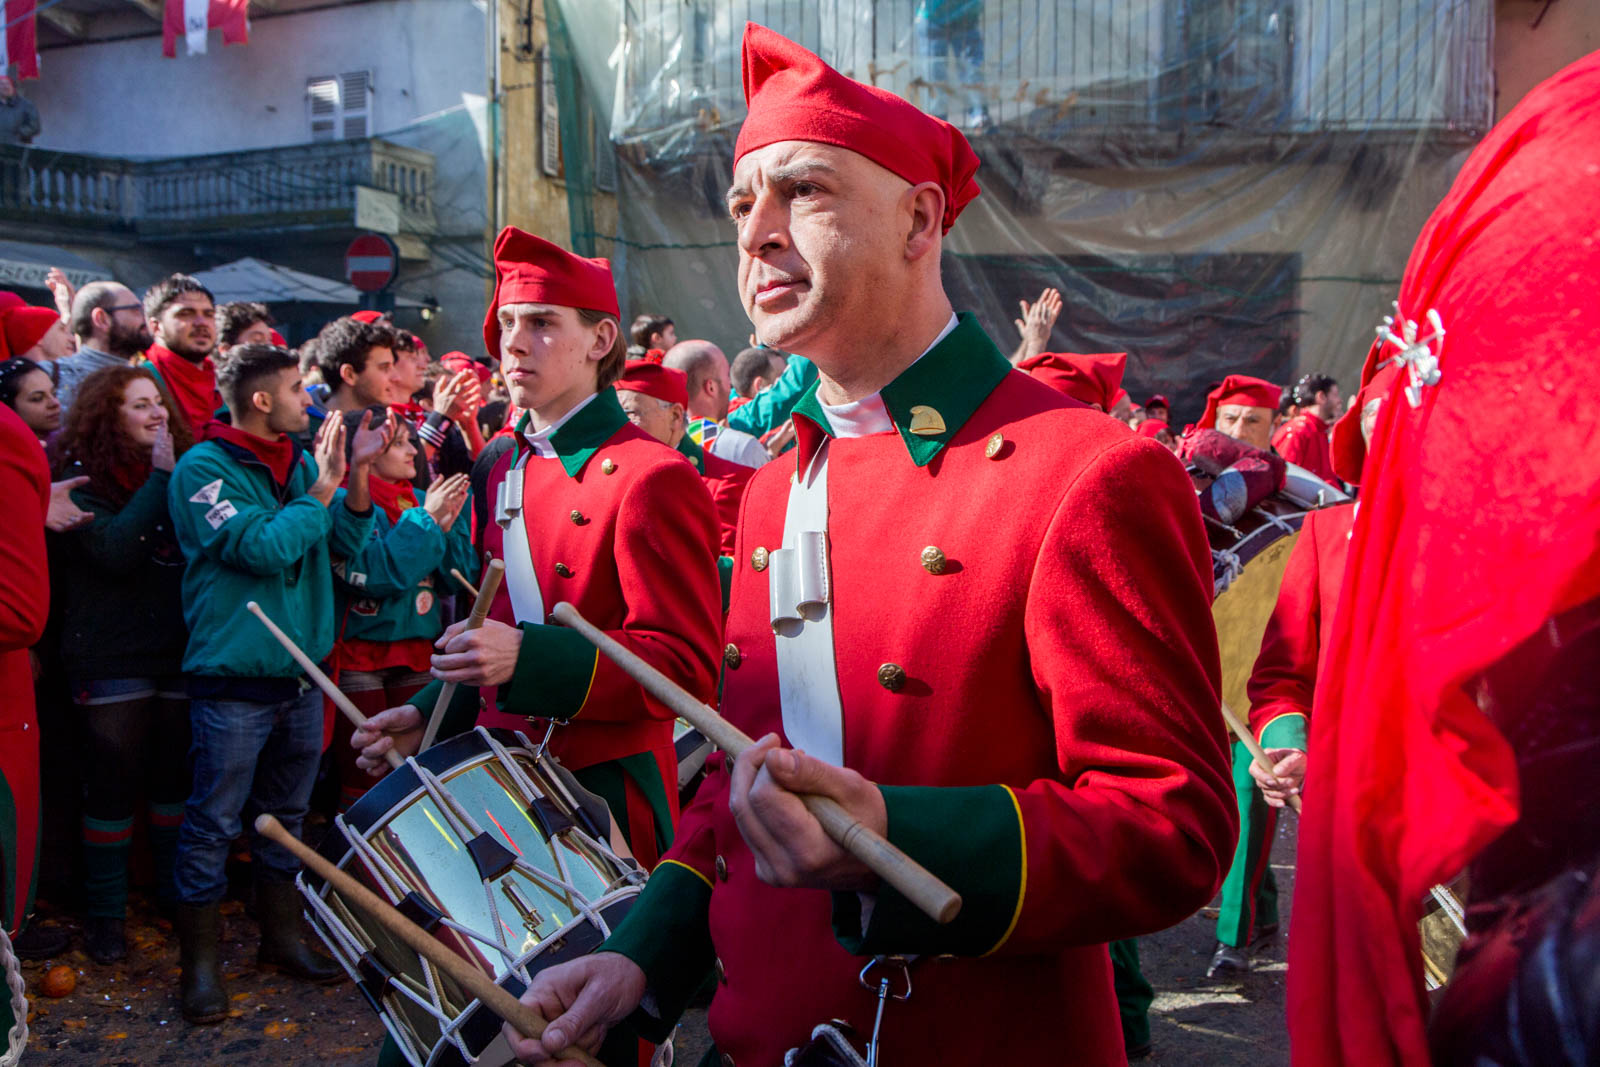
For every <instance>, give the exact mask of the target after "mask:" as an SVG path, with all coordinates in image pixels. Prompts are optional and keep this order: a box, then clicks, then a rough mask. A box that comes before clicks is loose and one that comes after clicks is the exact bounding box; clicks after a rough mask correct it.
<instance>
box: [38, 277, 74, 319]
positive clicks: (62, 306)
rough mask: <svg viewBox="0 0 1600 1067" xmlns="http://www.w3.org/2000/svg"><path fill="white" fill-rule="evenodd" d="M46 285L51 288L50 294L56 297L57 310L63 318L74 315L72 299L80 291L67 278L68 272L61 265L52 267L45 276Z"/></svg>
mask: <svg viewBox="0 0 1600 1067" xmlns="http://www.w3.org/2000/svg"><path fill="white" fill-rule="evenodd" d="M44 287H45V288H46V289H48V290H50V295H51V296H53V297H55V301H56V310H57V311H59V312H60V313H61V318H62V320H63V321H64V320H66V319H70V318H71V317H72V301H73V299H74V298H75V297H76V296H77V295H78V291H77V290H76V289H74V288H73V287H72V283H71V282H70V281H68V280H67V274H66V272H65V271H63V270H62V269H61V268H60V267H51V268H50V271H49V273H47V274H46V275H45V276H44Z"/></svg>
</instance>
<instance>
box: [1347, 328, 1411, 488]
mask: <svg viewBox="0 0 1600 1067" xmlns="http://www.w3.org/2000/svg"><path fill="white" fill-rule="evenodd" d="M1383 349H1384V346H1383V345H1382V344H1381V343H1379V344H1375V345H1373V346H1372V350H1371V351H1369V352H1368V353H1367V362H1366V365H1365V366H1363V367H1362V368H1361V392H1359V393H1357V394H1356V402H1355V403H1354V404H1352V405H1351V406H1350V410H1348V411H1346V412H1345V413H1344V414H1343V415H1341V416H1340V417H1339V420H1338V421H1337V422H1335V423H1334V424H1333V473H1335V474H1337V475H1338V476H1339V477H1340V478H1343V479H1344V480H1345V481H1347V482H1349V483H1350V484H1351V485H1360V484H1361V469H1362V467H1364V466H1365V465H1366V462H1367V439H1366V438H1365V437H1363V436H1362V435H1361V409H1362V408H1364V407H1366V406H1367V402H1368V401H1370V400H1373V399H1375V398H1377V397H1386V396H1388V395H1389V391H1390V390H1391V389H1392V388H1393V387H1394V380H1395V379H1396V378H1398V377H1399V376H1400V367H1401V363H1400V361H1399V360H1397V359H1391V360H1390V361H1389V362H1388V363H1386V364H1384V365H1383V366H1382V367H1379V366H1377V362H1378V355H1379V353H1380V352H1382V351H1383Z"/></svg>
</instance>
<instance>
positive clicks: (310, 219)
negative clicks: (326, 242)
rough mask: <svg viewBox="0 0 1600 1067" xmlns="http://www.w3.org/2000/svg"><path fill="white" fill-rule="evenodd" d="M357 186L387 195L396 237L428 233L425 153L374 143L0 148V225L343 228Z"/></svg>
mask: <svg viewBox="0 0 1600 1067" xmlns="http://www.w3.org/2000/svg"><path fill="white" fill-rule="evenodd" d="M358 186H366V187H369V188H375V189H379V190H382V191H384V192H386V193H391V194H393V195H394V196H395V198H396V199H397V201H398V202H399V206H400V220H401V230H402V232H409V233H421V234H427V233H431V232H433V226H434V215H433V199H432V196H433V156H432V154H431V153H428V152H423V151H419V150H418V149H414V148H406V147H402V146H400V145H395V144H390V143H389V142H387V141H381V140H377V139H375V138H369V139H365V140H357V141H335V142H330V143H326V144H308V145H296V146H292V147H288V148H272V149H261V150H259V151H250V152H226V153H221V154H217V155H209V156H184V157H178V158H172V159H156V160H127V159H117V158H111V157H104V156H88V155H77V154H74V153H69V152H55V151H49V150H41V149H34V148H11V147H5V148H0V218H3V219H6V220H9V221H12V222H17V223H34V224H40V225H44V226H51V227H67V228H85V229H99V230H106V229H112V230H124V231H131V232H132V233H134V234H136V235H138V236H139V237H141V238H144V239H148V240H163V239H169V238H170V239H189V238H193V237H196V236H204V235H219V234H236V235H248V234H265V233H274V232H290V231H297V230H298V231H305V230H316V229H327V228H352V227H354V225H355V203H356V188H357V187H358Z"/></svg>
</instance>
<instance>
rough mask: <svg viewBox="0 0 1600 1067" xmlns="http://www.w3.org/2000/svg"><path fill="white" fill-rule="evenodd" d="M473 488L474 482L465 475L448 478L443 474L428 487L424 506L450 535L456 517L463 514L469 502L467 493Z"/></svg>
mask: <svg viewBox="0 0 1600 1067" xmlns="http://www.w3.org/2000/svg"><path fill="white" fill-rule="evenodd" d="M471 488H472V481H471V479H469V478H468V477H467V476H466V475H465V474H452V475H450V476H448V477H446V476H445V475H443V474H441V475H439V477H437V478H435V479H434V480H433V484H432V485H430V486H428V495H427V497H426V499H425V500H424V501H423V504H422V506H423V508H424V509H425V510H426V511H427V513H428V514H429V515H432V516H433V521H434V522H436V523H438V524H439V529H441V530H443V531H444V532H445V533H449V532H450V527H451V526H453V525H454V524H455V521H456V516H458V515H460V514H461V507H462V505H463V504H465V503H466V502H467V493H468V491H469V490H470V489H471Z"/></svg>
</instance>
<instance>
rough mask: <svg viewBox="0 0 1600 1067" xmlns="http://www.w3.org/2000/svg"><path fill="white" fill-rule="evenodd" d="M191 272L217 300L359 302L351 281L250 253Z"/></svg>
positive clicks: (398, 300)
mask: <svg viewBox="0 0 1600 1067" xmlns="http://www.w3.org/2000/svg"><path fill="white" fill-rule="evenodd" d="M194 276H195V277H196V278H198V279H199V280H200V281H201V283H202V284H204V285H205V287H206V288H207V289H210V290H211V295H212V296H213V297H214V298H215V299H216V301H217V303H219V304H231V303H233V302H234V301H239V300H253V301H258V302H260V303H263V304H287V303H303V304H346V305H350V306H352V307H353V306H355V305H357V304H359V303H361V293H360V291H359V290H357V289H356V287H355V286H353V285H346V284H345V283H344V282H339V281H334V280H333V279H332V278H323V277H320V276H319V275H316V274H307V273H306V272H305V271H302V270H294V269H293V268H290V267H283V266H279V265H278V264H276V263H268V262H267V261H266V260H264V259H256V258H255V257H253V256H246V257H245V258H244V259H236V260H234V261H233V262H232V263H224V264H223V265H222V266H220V267H212V268H211V269H210V270H197V271H195V272H194ZM394 303H395V307H396V308H421V307H425V306H427V305H425V304H424V303H423V302H422V301H420V300H413V299H412V298H410V297H406V296H396V297H395V302H394Z"/></svg>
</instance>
